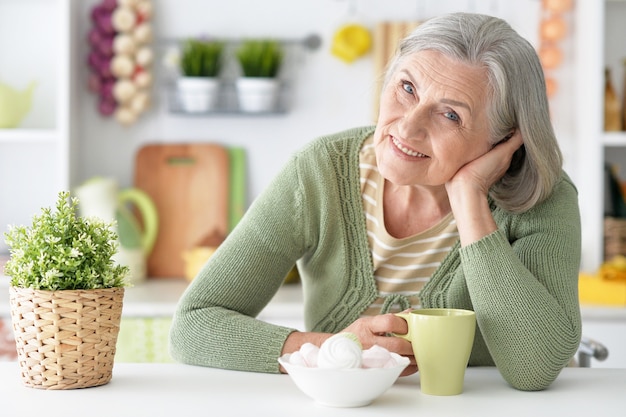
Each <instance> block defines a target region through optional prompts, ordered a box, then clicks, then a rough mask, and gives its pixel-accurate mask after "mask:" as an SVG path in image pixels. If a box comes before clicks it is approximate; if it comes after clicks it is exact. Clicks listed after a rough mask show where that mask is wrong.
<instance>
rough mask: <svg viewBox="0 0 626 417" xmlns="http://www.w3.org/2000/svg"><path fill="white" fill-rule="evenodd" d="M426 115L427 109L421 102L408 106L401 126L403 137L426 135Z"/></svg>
mask: <svg viewBox="0 0 626 417" xmlns="http://www.w3.org/2000/svg"><path fill="white" fill-rule="evenodd" d="M426 116H427V110H426V109H425V107H424V106H421V105H420V104H419V103H417V104H415V105H413V106H411V107H409V108H406V109H405V112H404V116H403V117H402V118H401V120H400V126H399V130H400V133H401V135H402V137H405V138H417V137H420V136H424V134H425V131H426V128H427V123H428V121H427V117H426Z"/></svg>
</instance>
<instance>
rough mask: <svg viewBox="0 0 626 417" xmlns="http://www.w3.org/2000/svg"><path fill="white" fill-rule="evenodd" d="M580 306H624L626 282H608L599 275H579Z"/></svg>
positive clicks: (625, 302) (625, 303)
mask: <svg viewBox="0 0 626 417" xmlns="http://www.w3.org/2000/svg"><path fill="white" fill-rule="evenodd" d="M578 295H579V300H580V303H581V304H594V305H605V306H626V281H621V280H608V279H604V278H603V277H602V276H601V275H599V274H598V275H591V274H585V273H581V274H580V275H579V279H578Z"/></svg>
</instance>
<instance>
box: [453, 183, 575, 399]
mask: <svg viewBox="0 0 626 417" xmlns="http://www.w3.org/2000/svg"><path fill="white" fill-rule="evenodd" d="M494 217H495V218H496V221H498V215H497V214H496V215H494ZM508 219H509V220H508V224H506V225H502V226H501V227H500V230H498V231H496V232H494V233H492V234H491V235H488V236H486V237H485V238H483V239H481V240H479V241H477V242H474V243H473V244H471V245H468V246H466V247H464V248H462V249H461V262H462V266H463V271H464V274H465V279H466V284H467V287H468V291H469V294H470V298H471V302H472V304H473V306H474V309H475V311H476V318H477V323H478V326H479V329H480V331H481V333H482V336H483V337H484V340H485V343H486V345H487V347H488V349H489V352H490V354H491V356H492V358H493V361H494V362H495V364H496V366H497V367H498V369H499V370H500V372H501V374H502V376H503V377H504V378H505V379H506V380H507V381H508V382H509V383H510V384H511V385H512V386H513V387H515V388H518V389H522V390H540V389H544V388H546V387H547V386H548V385H549V384H550V383H551V382H552V381H553V380H554V379H555V378H556V377H557V376H558V374H559V373H560V371H561V370H562V369H563V368H564V367H565V366H566V365H567V363H568V361H569V360H570V359H571V357H572V356H573V355H574V354H575V352H576V350H577V348H578V345H579V342H580V337H581V318H580V308H579V304H578V272H579V266H580V265H579V264H580V252H581V248H580V247H581V241H580V240H581V238H580V215H579V209H578V200H577V194H576V190H575V188H574V186H573V185H572V184H571V183H570V182H568V181H566V180H562V181H560V182H559V184H557V186H556V187H555V190H554V192H553V194H552V196H551V197H550V198H549V199H548V200H546V201H545V202H543V203H541V204H540V205H538V206H537V207H536V208H534V209H532V210H530V211H528V212H526V213H524V214H521V215H517V216H510V215H509V216H508Z"/></svg>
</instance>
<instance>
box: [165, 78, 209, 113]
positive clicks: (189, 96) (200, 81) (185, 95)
mask: <svg viewBox="0 0 626 417" xmlns="http://www.w3.org/2000/svg"><path fill="white" fill-rule="evenodd" d="M176 88H177V91H178V100H179V103H180V107H181V109H182V110H184V111H185V112H188V113H204V112H208V111H211V110H215V109H216V107H217V104H218V97H219V91H220V82H219V80H218V79H217V78H208V77H180V78H178V79H177V80H176Z"/></svg>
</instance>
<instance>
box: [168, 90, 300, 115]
mask: <svg viewBox="0 0 626 417" xmlns="http://www.w3.org/2000/svg"><path fill="white" fill-rule="evenodd" d="M220 88H221V91H220V94H219V97H218V100H217V106H216V107H215V108H214V109H211V110H208V111H204V112H188V111H186V110H184V109H183V108H182V106H181V104H180V100H179V97H178V92H177V91H176V86H175V85H173V83H172V84H170V85H168V86H167V102H168V109H169V111H170V113H172V114H179V115H183V116H203V117H206V116H229V115H230V116H241V117H248V116H249V117H265V116H280V115H284V114H287V112H288V110H289V103H288V101H289V86H288V84H287V83H284V82H283V83H281V86H280V92H279V95H278V99H277V102H276V105H275V106H274V109H272V110H270V111H262V112H246V111H243V110H241V109H240V108H239V103H238V100H237V91H236V89H235V83H234V82H232V81H224V82H223V83H222V85H221V87H220Z"/></svg>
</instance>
